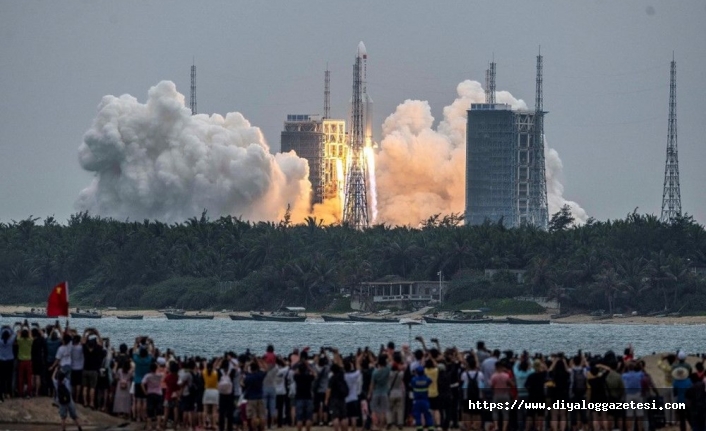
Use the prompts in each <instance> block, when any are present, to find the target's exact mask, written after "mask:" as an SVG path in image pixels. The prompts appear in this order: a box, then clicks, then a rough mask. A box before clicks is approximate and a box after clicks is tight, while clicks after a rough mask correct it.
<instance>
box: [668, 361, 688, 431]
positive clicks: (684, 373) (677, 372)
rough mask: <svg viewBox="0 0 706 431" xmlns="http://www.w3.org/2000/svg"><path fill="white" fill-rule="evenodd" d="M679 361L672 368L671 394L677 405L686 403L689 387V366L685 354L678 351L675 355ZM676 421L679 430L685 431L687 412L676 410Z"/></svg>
mask: <svg viewBox="0 0 706 431" xmlns="http://www.w3.org/2000/svg"><path fill="white" fill-rule="evenodd" d="M677 359H678V360H679V361H678V362H677V363H676V364H674V365H673V366H672V393H673V394H674V398H675V401H676V402H678V403H686V391H687V390H688V389H689V388H690V387H691V379H690V378H689V376H690V375H691V365H689V364H688V363H686V353H684V351H679V353H677ZM676 414H677V419H678V420H679V430H680V431H686V421H687V418H688V416H687V411H686V410H677V411H676Z"/></svg>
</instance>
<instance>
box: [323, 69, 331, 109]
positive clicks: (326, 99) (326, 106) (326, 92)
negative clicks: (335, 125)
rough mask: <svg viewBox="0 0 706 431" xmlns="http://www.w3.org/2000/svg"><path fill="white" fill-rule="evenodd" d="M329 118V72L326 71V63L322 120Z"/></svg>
mask: <svg viewBox="0 0 706 431" xmlns="http://www.w3.org/2000/svg"><path fill="white" fill-rule="evenodd" d="M330 117H331V71H330V70H328V63H326V72H324V119H326V118H330Z"/></svg>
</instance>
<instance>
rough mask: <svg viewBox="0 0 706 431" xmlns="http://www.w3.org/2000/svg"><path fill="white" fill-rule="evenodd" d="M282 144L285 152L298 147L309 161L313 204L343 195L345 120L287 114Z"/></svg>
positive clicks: (346, 153) (282, 149)
mask: <svg viewBox="0 0 706 431" xmlns="http://www.w3.org/2000/svg"><path fill="white" fill-rule="evenodd" d="M280 146H281V151H282V152H283V153H286V152H289V151H294V152H295V153H296V154H297V155H298V156H299V157H302V158H304V159H306V160H307V161H308V162H309V181H311V188H312V193H311V204H312V205H314V204H318V203H322V202H323V201H324V200H325V199H331V198H334V197H336V196H339V197H340V196H341V195H342V193H343V181H344V179H345V177H346V176H345V174H346V173H345V169H346V166H347V157H348V145H347V144H346V122H345V121H343V120H333V119H328V118H325V119H321V118H320V117H319V116H317V115H302V114H290V115H287V120H286V121H285V122H284V130H283V131H282V134H281V141H280Z"/></svg>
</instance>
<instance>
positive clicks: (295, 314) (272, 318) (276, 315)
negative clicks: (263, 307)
mask: <svg viewBox="0 0 706 431" xmlns="http://www.w3.org/2000/svg"><path fill="white" fill-rule="evenodd" d="M304 311H305V309H304V307H282V308H280V309H279V310H277V311H273V312H271V313H270V314H265V313H263V312H262V311H261V312H259V313H256V312H250V316H251V317H252V318H253V320H258V321H260V322H304V321H305V320H306V315H300V314H299V313H303V312H304Z"/></svg>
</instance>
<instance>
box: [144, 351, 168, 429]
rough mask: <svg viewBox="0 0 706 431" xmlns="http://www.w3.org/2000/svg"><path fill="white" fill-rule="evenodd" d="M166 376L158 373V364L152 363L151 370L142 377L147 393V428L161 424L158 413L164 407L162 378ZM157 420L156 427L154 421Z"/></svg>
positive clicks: (155, 427)
mask: <svg viewBox="0 0 706 431" xmlns="http://www.w3.org/2000/svg"><path fill="white" fill-rule="evenodd" d="M163 377H164V376H162V375H161V374H158V373H157V364H156V363H155V362H152V363H151V364H150V372H149V373H147V374H145V377H143V378H142V390H143V391H144V393H145V394H146V395H147V428H149V429H157V427H158V426H159V419H158V415H159V413H160V408H161V407H162V379H163ZM153 421H154V422H155V424H154V427H153V425H152V422H153Z"/></svg>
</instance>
